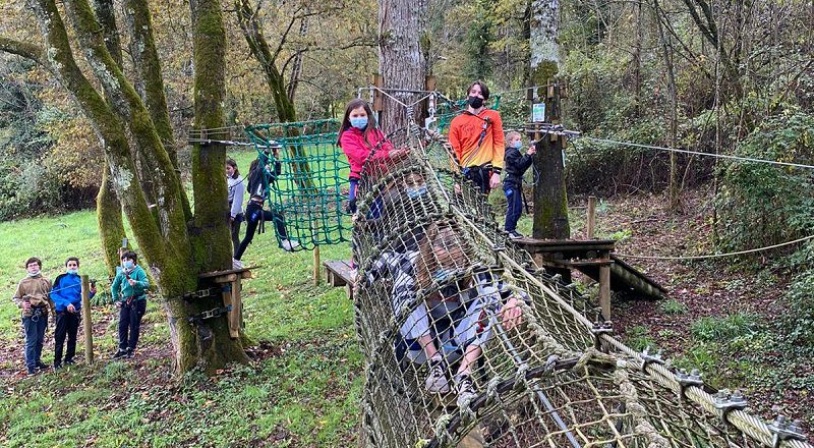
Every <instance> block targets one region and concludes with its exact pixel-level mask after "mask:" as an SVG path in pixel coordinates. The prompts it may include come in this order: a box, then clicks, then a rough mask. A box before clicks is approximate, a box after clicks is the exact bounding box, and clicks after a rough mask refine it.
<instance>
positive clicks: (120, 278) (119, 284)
mask: <svg viewBox="0 0 814 448" xmlns="http://www.w3.org/2000/svg"><path fill="white" fill-rule="evenodd" d="M121 261H122V265H121V268H120V269H119V270H118V272H117V273H116V278H115V279H113V285H112V286H111V287H110V292H111V294H112V295H113V303H115V304H116V307H117V308H119V350H118V351H117V352H116V353H115V354H114V355H113V359H119V358H132V357H133V355H134V354H135V351H136V344H138V338H139V331H140V329H141V318H142V317H143V316H144V313H145V312H146V311H147V289H148V288H149V287H150V281H149V280H148V279H147V273H145V272H144V269H142V268H141V266H139V265H138V264H136V263H138V255H136V253H135V252H133V251H126V252H124V253H123V254H122V256H121Z"/></svg>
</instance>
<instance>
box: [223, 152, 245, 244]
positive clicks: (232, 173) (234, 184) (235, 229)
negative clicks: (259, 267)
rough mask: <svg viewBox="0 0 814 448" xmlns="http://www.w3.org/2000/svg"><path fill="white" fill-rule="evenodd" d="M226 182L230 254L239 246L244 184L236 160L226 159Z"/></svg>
mask: <svg viewBox="0 0 814 448" xmlns="http://www.w3.org/2000/svg"><path fill="white" fill-rule="evenodd" d="M226 183H227V185H228V187H229V230H230V233H231V235H232V256H234V254H236V253H237V250H238V248H239V247H240V223H241V222H243V219H244V218H243V193H244V192H245V191H246V186H245V185H243V179H241V178H240V170H239V169H238V168H237V162H235V161H234V160H233V159H226Z"/></svg>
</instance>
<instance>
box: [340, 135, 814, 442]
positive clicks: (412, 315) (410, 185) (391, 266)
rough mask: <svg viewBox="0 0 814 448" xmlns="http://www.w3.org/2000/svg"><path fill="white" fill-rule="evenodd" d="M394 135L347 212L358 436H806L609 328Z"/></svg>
mask: <svg viewBox="0 0 814 448" xmlns="http://www.w3.org/2000/svg"><path fill="white" fill-rule="evenodd" d="M392 141H393V149H391V150H387V151H385V150H381V149H376V150H374V153H372V154H371V156H370V157H369V158H368V161H367V163H366V164H365V167H364V170H363V174H362V179H361V181H360V184H359V191H358V195H357V197H358V203H357V205H358V210H357V212H356V214H355V215H354V217H353V221H354V226H353V247H354V250H353V256H354V259H355V261H356V263H357V265H358V273H357V277H356V285H355V288H356V291H355V294H354V307H355V326H356V330H357V336H358V338H359V341H360V345H361V347H362V351H363V352H364V353H365V387H364V392H363V398H362V408H363V409H362V410H363V416H364V424H363V428H364V431H363V438H364V440H363V444H364V445H365V446H368V447H394V448H396V447H397V448H404V447H413V446H422V447H442V446H443V447H450V446H451V447H454V446H458V444H459V443H461V442H462V441H465V440H468V441H472V440H474V441H476V442H477V444H476V445H466V446H490V447H558V448H560V447H571V448H576V447H580V448H582V447H603V448H608V447H653V448H656V447H759V446H778V447H799V448H802V447H807V448H812V446H811V445H810V444H808V443H807V442H806V441H805V437H804V436H803V435H802V434H801V433H802V429H801V428H800V427H799V426H798V424H797V423H796V422H793V423H788V422H785V421H784V420H782V419H778V420H777V421H775V422H771V423H767V422H764V421H762V420H760V419H758V418H756V417H754V416H753V415H752V414H750V413H749V412H748V411H747V410H746V409H745V406H746V401H745V399H744V398H743V397H742V396H741V395H740V394H739V393H728V392H727V391H714V390H713V389H711V388H710V387H708V386H706V385H704V383H703V381H702V380H701V377H700V375H697V374H696V373H689V374H688V373H686V372H681V371H678V372H677V371H674V370H673V369H672V368H670V367H669V365H668V364H665V363H664V362H663V360H662V359H661V357H660V356H658V355H652V354H648V353H646V352H645V353H637V352H635V351H634V350H632V349H630V348H628V347H626V346H625V345H623V344H622V343H620V342H619V341H617V340H616V339H614V338H613V337H612V336H610V334H609V332H610V329H609V327H608V326H607V325H605V324H604V323H602V324H600V323H594V322H592V321H591V320H590V319H588V318H586V317H585V315H586V314H585V313H586V312H589V311H591V310H593V309H594V308H595V307H594V306H593V305H592V304H590V303H588V302H586V300H585V299H584V298H583V297H581V296H580V295H579V294H578V293H577V292H576V290H575V289H574V288H572V287H571V286H570V285H563V284H562V283H561V282H559V281H558V278H557V277H556V276H551V275H549V274H547V273H546V272H545V271H544V270H542V269H538V268H536V267H535V264H534V263H533V260H532V258H531V256H530V255H529V254H528V253H527V252H525V251H523V250H522V249H520V248H519V247H518V246H516V245H514V243H513V242H512V241H511V240H509V239H508V238H507V236H506V235H505V234H504V233H503V232H502V231H501V230H500V229H499V227H498V225H497V224H496V223H495V220H494V213H493V211H492V210H491V209H490V207H489V205H488V204H487V203H486V201H485V199H484V197H483V195H481V194H480V193H478V192H476V191H475V188H474V187H473V186H472V185H470V184H468V183H467V181H465V180H463V179H462V178H461V177H460V175H459V174H458V172H457V169H456V168H455V165H454V164H452V163H451V162H450V159H449V156H448V150H447V149H445V145H443V144H440V143H438V142H430V141H427V140H423V139H422V136H421V134H420V133H418V132H410V133H408V132H402V133H399V134H397V135H396V136H393V137H392ZM402 149H403V150H402ZM461 446H463V445H461Z"/></svg>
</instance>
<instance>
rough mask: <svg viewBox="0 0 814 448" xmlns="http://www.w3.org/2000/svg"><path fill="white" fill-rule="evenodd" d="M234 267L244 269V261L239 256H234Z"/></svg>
mask: <svg viewBox="0 0 814 448" xmlns="http://www.w3.org/2000/svg"><path fill="white" fill-rule="evenodd" d="M232 269H243V262H241V261H240V260H238V259H237V258H232Z"/></svg>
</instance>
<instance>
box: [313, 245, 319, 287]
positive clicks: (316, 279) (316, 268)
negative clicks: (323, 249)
mask: <svg viewBox="0 0 814 448" xmlns="http://www.w3.org/2000/svg"><path fill="white" fill-rule="evenodd" d="M319 266H320V264H319V246H314V285H316V286H319V279H320V275H319Z"/></svg>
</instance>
